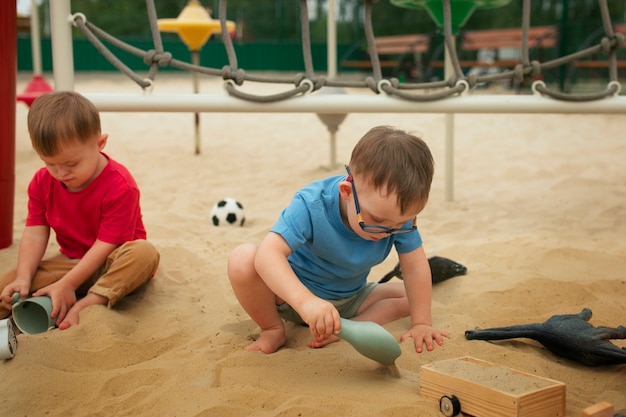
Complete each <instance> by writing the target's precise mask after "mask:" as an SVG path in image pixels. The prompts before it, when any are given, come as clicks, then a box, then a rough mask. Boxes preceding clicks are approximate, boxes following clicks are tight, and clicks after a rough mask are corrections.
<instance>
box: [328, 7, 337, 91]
mask: <svg viewBox="0 0 626 417" xmlns="http://www.w3.org/2000/svg"><path fill="white" fill-rule="evenodd" d="M326 37H327V39H326V47H327V48H328V50H327V60H326V61H327V63H326V65H327V74H328V78H330V79H331V80H332V79H334V78H335V77H337V21H336V17H335V0H328V16H327V19H326Z"/></svg>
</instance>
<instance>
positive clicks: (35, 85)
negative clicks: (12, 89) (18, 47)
mask: <svg viewBox="0 0 626 417" xmlns="http://www.w3.org/2000/svg"><path fill="white" fill-rule="evenodd" d="M30 44H31V49H32V57H33V78H32V79H31V80H30V82H29V83H28V84H27V85H26V88H25V89H24V91H23V92H22V93H21V94H18V95H17V100H18V101H23V102H24V103H26V105H27V106H29V107H30V105H31V104H32V103H33V101H35V99H36V98H37V97H39V96H40V95H42V94H44V93H48V92H50V91H52V90H53V88H52V87H51V86H50V84H48V82H47V81H46V78H45V77H44V76H43V70H42V67H41V36H40V34H39V11H38V9H37V2H36V1H35V0H31V1H30Z"/></svg>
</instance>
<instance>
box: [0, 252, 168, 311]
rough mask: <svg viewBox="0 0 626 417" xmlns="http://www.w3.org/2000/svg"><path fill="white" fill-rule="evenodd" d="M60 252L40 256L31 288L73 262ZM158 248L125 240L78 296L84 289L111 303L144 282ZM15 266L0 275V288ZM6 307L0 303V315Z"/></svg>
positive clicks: (151, 273) (45, 283)
mask: <svg viewBox="0 0 626 417" xmlns="http://www.w3.org/2000/svg"><path fill="white" fill-rule="evenodd" d="M78 261H79V259H70V258H68V257H67V256H65V255H63V254H59V255H56V256H54V257H52V258H48V259H44V260H42V261H41V262H40V263H39V268H38V269H37V272H35V276H34V277H33V281H32V283H31V287H30V290H31V292H34V291H37V290H38V289H40V288H43V287H46V286H48V285H50V284H52V283H54V282H57V281H59V280H60V279H61V278H63V277H64V276H65V274H67V273H68V272H69V271H70V270H71V269H72V268H73V267H74V266H75V265H76V264H77V263H78ZM158 265H159V252H158V251H157V250H156V248H155V247H154V246H153V245H152V244H151V243H150V242H148V241H146V240H134V241H131V242H126V243H124V244H123V245H121V246H120V247H118V248H117V249H115V250H114V251H113V252H111V254H110V255H109V256H108V258H107V260H106V262H105V263H104V264H103V265H102V266H101V267H100V268H99V269H98V270H97V271H96V272H95V273H94V274H93V275H92V276H91V277H89V279H87V281H85V282H84V283H83V284H82V285H81V286H80V287H79V288H78V289H77V290H76V295H77V296H78V297H81V296H84V295H86V294H87V293H88V292H90V293H94V294H98V295H101V296H103V297H106V298H107V299H108V300H109V301H108V303H107V306H108V307H112V306H113V305H114V304H115V303H116V302H118V301H119V300H120V299H122V298H123V297H124V296H126V295H128V294H130V293H131V292H133V291H134V290H136V289H137V288H139V287H140V286H141V285H143V284H145V283H146V282H148V280H150V278H152V277H153V276H154V274H155V273H156V269H157V266H158ZM15 276H16V270H15V269H14V270H12V271H9V272H7V273H5V274H3V275H1V276H0V291H2V290H3V289H4V287H6V286H7V284H10V283H11V282H13V280H15ZM10 314H11V311H10V310H7V309H6V308H4V307H1V306H0V319H3V318H5V317H8V316H9V315H10Z"/></svg>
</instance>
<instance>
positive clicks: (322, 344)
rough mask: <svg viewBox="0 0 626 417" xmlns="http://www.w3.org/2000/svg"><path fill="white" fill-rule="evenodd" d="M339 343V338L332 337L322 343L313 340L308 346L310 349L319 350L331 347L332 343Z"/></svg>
mask: <svg viewBox="0 0 626 417" xmlns="http://www.w3.org/2000/svg"><path fill="white" fill-rule="evenodd" d="M338 341H339V338H338V337H337V336H334V335H331V336H330V337H329V338H328V339H323V340H321V341H317V340H316V339H313V340H311V341H310V342H309V343H307V344H306V345H307V346H308V347H310V348H314V349H317V348H321V347H324V346H326V345H330V344H331V343H335V342H338Z"/></svg>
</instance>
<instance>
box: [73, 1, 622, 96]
mask: <svg viewBox="0 0 626 417" xmlns="http://www.w3.org/2000/svg"><path fill="white" fill-rule="evenodd" d="M442 1H443V16H444V25H443V29H444V42H445V45H446V47H447V49H448V51H449V56H450V60H451V65H452V68H453V71H454V75H453V76H452V77H450V78H449V79H447V80H442V81H433V82H422V83H401V82H400V81H399V80H398V79H397V78H390V79H386V78H384V77H383V75H382V69H381V64H380V58H379V55H378V53H377V51H376V45H375V39H376V37H375V35H374V30H373V26H372V8H373V3H374V2H375V0H364V6H365V9H364V10H365V24H364V30H365V36H366V40H367V45H368V52H369V55H370V60H371V66H372V75H371V76H367V77H366V78H365V79H363V80H360V81H340V80H334V79H328V78H325V77H319V76H316V75H315V71H314V68H313V59H312V54H311V42H310V32H309V19H308V11H307V2H306V0H300V19H301V27H302V29H301V38H302V53H303V60H304V67H305V72H304V73H298V74H295V75H293V76H275V75H273V76H264V75H255V74H249V73H247V72H246V71H245V70H243V69H240V68H238V62H237V54H236V52H235V48H234V46H233V42H232V39H231V37H230V35H229V33H228V29H227V26H226V21H227V19H226V9H227V0H220V2H219V12H218V13H219V20H220V25H221V38H222V42H223V44H224V48H225V50H226V54H227V57H228V65H225V66H224V67H222V68H209V67H204V66H200V65H193V64H190V63H187V62H184V61H180V60H177V59H174V58H173V57H172V54H171V53H169V52H167V51H165V50H164V48H163V43H162V41H161V35H160V32H159V30H158V26H157V20H158V19H157V13H156V8H155V5H154V0H146V7H147V13H148V18H149V21H150V31H151V34H152V40H153V45H154V49H151V50H148V51H144V50H142V49H139V48H136V47H134V46H132V45H129V44H127V43H125V42H123V41H121V40H119V39H117V38H115V37H114V36H111V35H110V34H108V33H107V32H105V31H104V30H102V29H100V28H98V27H97V26H95V25H93V24H92V23H91V22H88V21H87V18H86V16H85V15H84V14H82V13H75V14H74V15H73V16H72V21H73V24H74V25H75V26H76V27H77V28H78V29H79V30H80V31H81V32H82V33H83V34H84V35H85V37H86V38H87V39H88V40H89V41H90V42H91V43H92V45H93V46H94V47H95V48H96V49H97V50H98V51H99V52H100V53H101V54H102V55H103V56H104V57H105V58H106V59H107V60H108V61H109V62H110V63H111V64H112V65H113V66H114V67H115V68H117V69H118V70H119V71H121V72H122V73H124V74H125V75H126V76H128V77H129V78H130V79H132V80H133V81H134V82H135V83H137V84H138V85H139V86H140V87H141V88H143V89H144V90H145V89H149V88H151V87H152V86H153V84H154V80H155V78H156V75H157V73H158V69H159V67H166V66H170V67H174V68H178V69H181V70H186V71H195V72H198V73H202V74H206V75H211V76H216V77H221V78H222V79H224V80H225V90H226V91H227V92H228V94H229V95H231V96H233V97H237V98H239V99H242V100H247V101H253V102H259V103H268V102H276V101H281V100H285V99H288V98H291V97H294V96H299V95H303V94H307V93H310V92H313V91H317V90H319V89H321V88H322V87H325V86H327V87H346V88H369V89H370V90H372V91H373V92H374V93H376V94H380V93H381V92H384V93H386V94H387V95H389V96H393V97H397V98H400V99H403V100H409V101H418V102H428V101H435V100H441V99H445V98H448V97H451V96H456V95H459V94H461V93H462V92H463V91H466V90H468V89H470V88H472V87H475V86H476V85H478V84H480V83H486V82H491V81H496V80H505V79H509V80H514V81H515V82H518V83H522V82H524V81H529V80H533V79H536V78H537V77H539V76H540V75H541V73H542V71H544V70H547V69H552V68H555V67H558V66H561V65H565V64H569V63H572V62H574V61H576V60H579V59H581V58H585V57H589V56H591V55H594V54H598V53H602V54H604V55H606V56H608V63H609V69H608V71H609V82H608V84H607V86H606V88H605V89H604V90H602V91H598V92H592V93H564V92H560V91H555V90H552V89H550V88H548V87H547V86H546V85H545V83H543V82H542V81H535V82H534V83H533V86H532V89H533V91H534V92H537V93H540V94H542V95H544V96H547V97H550V98H553V99H556V100H562V101H572V102H582V101H593V100H600V99H603V98H606V97H611V96H614V95H617V94H619V92H620V90H621V84H620V82H619V79H618V72H617V51H618V50H619V49H620V48H623V47H624V40H625V35H624V34H622V33H616V32H614V30H613V27H612V23H611V15H610V12H609V8H608V5H607V0H599V1H598V4H599V7H600V12H601V17H602V24H603V27H604V35H605V36H604V37H603V38H602V39H600V41H599V42H598V44H596V45H591V46H589V47H586V48H584V49H582V50H579V51H576V52H574V53H572V54H569V55H566V56H562V57H558V58H556V59H553V60H550V61H545V62H539V61H531V60H530V52H529V44H528V34H529V29H530V27H531V25H530V0H524V3H523V14H522V27H521V28H522V45H521V62H520V64H518V65H517V66H516V67H515V68H513V69H511V70H507V71H503V72H500V73H497V74H488V75H478V76H477V75H469V76H467V75H464V74H463V71H462V69H461V66H460V63H459V58H458V55H457V52H456V46H455V38H454V35H453V33H452V23H451V22H452V19H451V7H450V0H442ZM101 39H102V40H104V41H105V42H107V43H109V44H111V45H112V46H114V47H116V48H119V49H121V50H123V51H126V52H128V53H130V54H132V55H134V56H137V57H139V58H140V59H142V60H143V62H144V63H145V64H146V65H147V66H149V69H148V73H147V75H146V76H145V77H142V76H140V75H139V74H137V73H135V72H134V71H133V70H131V69H130V68H129V67H128V66H127V65H125V64H124V63H123V62H122V61H121V60H120V59H119V58H117V57H116V56H115V54H114V53H113V52H111V50H110V49H109V48H107V46H106V45H105V44H104V43H103V42H102V41H101ZM246 81H249V82H264V83H274V84H292V85H293V88H291V89H290V90H287V91H284V92H280V93H277V94H272V95H266V96H261V95H256V94H250V93H245V92H242V91H241V90H239V89H238V88H237V87H238V86H242V85H243V84H244V83H245V82H246ZM424 89H428V90H431V89H439V91H436V92H434V93H414V92H409V91H408V90H424Z"/></svg>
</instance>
